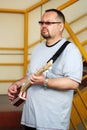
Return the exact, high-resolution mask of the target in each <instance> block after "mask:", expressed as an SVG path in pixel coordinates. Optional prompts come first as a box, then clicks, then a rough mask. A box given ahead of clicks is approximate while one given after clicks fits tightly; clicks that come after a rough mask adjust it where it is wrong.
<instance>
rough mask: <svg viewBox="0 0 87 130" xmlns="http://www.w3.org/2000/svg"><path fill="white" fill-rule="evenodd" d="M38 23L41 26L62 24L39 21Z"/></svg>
mask: <svg viewBox="0 0 87 130" xmlns="http://www.w3.org/2000/svg"><path fill="white" fill-rule="evenodd" d="M38 23H39V24H40V25H41V26H42V25H43V24H45V25H51V24H60V23H62V22H44V21H39V22H38Z"/></svg>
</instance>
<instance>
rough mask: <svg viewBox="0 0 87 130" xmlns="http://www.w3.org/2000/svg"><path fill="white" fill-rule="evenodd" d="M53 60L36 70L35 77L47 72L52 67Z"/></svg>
mask: <svg viewBox="0 0 87 130" xmlns="http://www.w3.org/2000/svg"><path fill="white" fill-rule="evenodd" d="M52 63H53V60H50V61H49V62H48V63H47V64H46V65H45V66H43V67H42V68H41V69H39V70H38V72H37V73H36V75H40V74H42V73H43V72H44V71H46V70H48V69H49V68H50V67H51V66H52Z"/></svg>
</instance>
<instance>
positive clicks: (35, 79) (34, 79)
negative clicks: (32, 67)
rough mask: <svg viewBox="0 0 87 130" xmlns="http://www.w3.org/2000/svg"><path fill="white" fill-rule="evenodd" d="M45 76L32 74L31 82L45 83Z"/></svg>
mask: <svg viewBox="0 0 87 130" xmlns="http://www.w3.org/2000/svg"><path fill="white" fill-rule="evenodd" d="M44 78H45V77H44V76H43V75H40V76H36V75H34V74H31V75H30V83H31V84H43V82H44Z"/></svg>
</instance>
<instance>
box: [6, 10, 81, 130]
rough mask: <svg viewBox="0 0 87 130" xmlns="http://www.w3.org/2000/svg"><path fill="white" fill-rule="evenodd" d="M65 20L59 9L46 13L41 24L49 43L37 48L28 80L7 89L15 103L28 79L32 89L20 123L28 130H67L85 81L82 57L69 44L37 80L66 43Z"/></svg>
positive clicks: (73, 46)
mask: <svg viewBox="0 0 87 130" xmlns="http://www.w3.org/2000/svg"><path fill="white" fill-rule="evenodd" d="M64 23H65V17H64V15H63V14H62V12H60V11H58V10H56V9H49V10H46V11H45V13H44V14H43V16H42V18H41V21H39V24H40V25H41V35H42V36H43V38H45V39H46V41H44V42H42V43H40V44H39V45H37V47H36V48H35V49H34V52H33V54H32V57H31V63H30V67H29V70H28V73H27V76H26V77H24V78H23V79H21V80H19V81H17V82H15V83H13V84H12V85H11V86H10V87H9V89H8V96H9V99H10V100H14V98H15V96H14V94H15V93H17V89H18V88H20V86H21V84H22V83H24V82H25V81H26V80H27V79H28V78H29V79H30V83H31V86H30V88H29V89H28V90H27V99H26V101H25V104H24V108H23V114H22V120H21V123H22V124H23V125H24V126H25V130H31V129H34V130H35V129H36V130H68V128H69V120H70V112H71V106H72V98H73V92H74V90H76V89H77V88H78V86H79V83H81V79H82V68H83V67H82V57H81V54H80V52H79V50H78V48H77V47H76V46H75V44H73V43H70V44H69V45H68V46H67V47H66V48H65V50H64V51H63V53H62V54H61V55H60V56H59V57H58V58H57V60H56V61H55V63H53V65H52V68H51V69H50V70H48V72H46V73H45V72H44V73H43V74H42V75H40V76H36V75H35V73H36V71H37V70H38V69H39V68H41V67H42V66H43V65H45V64H46V62H47V61H48V60H49V59H50V58H51V57H52V56H53V54H55V52H56V51H57V50H58V49H59V48H60V46H61V45H63V44H64V43H65V41H66V39H65V38H63V37H62V33H63V30H64Z"/></svg>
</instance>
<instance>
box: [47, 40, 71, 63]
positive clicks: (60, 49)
mask: <svg viewBox="0 0 87 130" xmlns="http://www.w3.org/2000/svg"><path fill="white" fill-rule="evenodd" d="M69 43H70V42H69V41H65V42H64V44H63V45H62V46H61V47H60V48H59V49H58V50H57V51H56V53H55V54H54V55H53V56H52V57H51V58H50V59H49V60H48V61H47V63H48V62H49V61H50V60H53V63H54V62H55V61H56V59H57V58H58V57H59V56H60V54H61V53H62V52H63V50H64V49H65V47H66V46H67V45H68V44H69Z"/></svg>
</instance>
